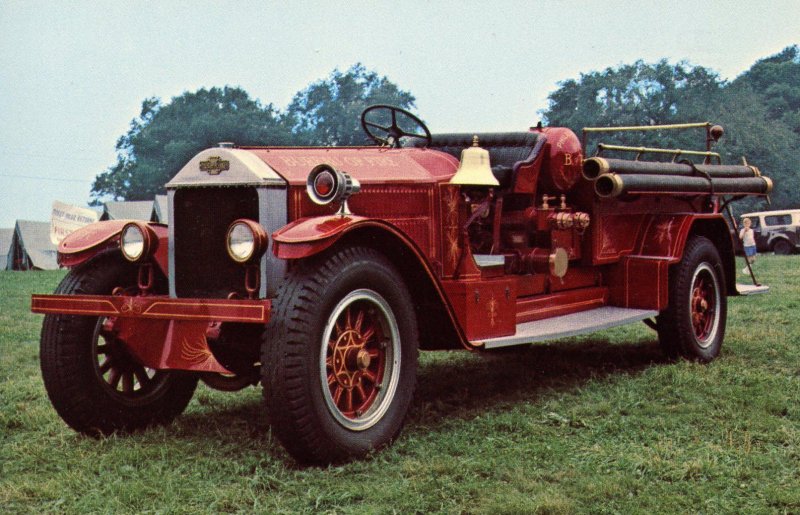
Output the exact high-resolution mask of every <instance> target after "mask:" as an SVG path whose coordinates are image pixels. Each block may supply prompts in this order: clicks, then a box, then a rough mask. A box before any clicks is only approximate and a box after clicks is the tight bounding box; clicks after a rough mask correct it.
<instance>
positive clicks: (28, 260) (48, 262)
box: [6, 220, 58, 270]
mask: <svg viewBox="0 0 800 515" xmlns="http://www.w3.org/2000/svg"><path fill="white" fill-rule="evenodd" d="M56 258H57V250H56V246H55V245H53V243H52V242H51V241H50V222H31V221H29V220H17V224H16V226H15V227H14V234H13V236H12V239H11V248H10V249H9V250H8V258H7V259H8V262H7V263H6V268H8V269H9V270H56V269H57V268H58V262H57V261H56Z"/></svg>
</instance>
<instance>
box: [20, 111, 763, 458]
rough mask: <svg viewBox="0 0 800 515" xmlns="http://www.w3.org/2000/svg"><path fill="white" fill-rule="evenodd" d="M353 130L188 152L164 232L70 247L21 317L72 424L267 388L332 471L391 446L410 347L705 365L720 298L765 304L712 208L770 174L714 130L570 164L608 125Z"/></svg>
mask: <svg viewBox="0 0 800 515" xmlns="http://www.w3.org/2000/svg"><path fill="white" fill-rule="evenodd" d="M361 121H362V127H363V129H364V131H365V132H366V134H367V135H368V136H369V137H370V138H371V139H372V140H373V142H374V143H375V144H374V145H371V146H361V147H332V148H299V147H293V148H287V147H237V146H236V145H234V144H232V143H221V144H220V145H219V146H218V147H215V148H209V149H207V150H203V151H202V152H200V153H199V154H198V155H196V156H195V157H194V158H192V159H191V160H190V161H189V162H188V163H187V164H186V165H185V166H184V167H183V168H182V169H181V170H180V171H179V172H178V173H177V175H175V176H174V178H173V179H172V180H171V181H170V182H169V183H168V184H167V186H166V187H167V191H168V200H169V220H170V223H169V226H166V225H160V224H157V223H146V222H140V221H125V220H121V221H116V220H115V221H107V222H100V223H97V224H94V225H91V226H87V227H85V228H83V229H81V230H80V231H78V232H75V233H73V234H72V235H70V236H69V237H67V238H66V239H65V240H63V242H62V243H61V244H60V245H59V249H58V250H59V261H60V263H61V265H62V266H64V267H67V268H69V269H70V270H69V272H68V274H67V275H66V277H65V278H64V280H63V281H62V283H61V284H60V285H59V287H58V289H57V291H56V292H55V294H53V295H34V296H33V298H32V310H33V311H34V312H36V313H43V314H45V315H46V316H45V318H44V323H43V328H42V336H41V360H42V363H41V367H42V373H43V376H44V383H45V387H46V389H47V392H48V395H49V397H50V399H51V401H52V403H53V406H54V407H55V409H56V411H57V412H58V413H59V415H60V416H61V417H62V418H63V419H64V420H65V421H66V423H67V424H69V425H70V426H71V427H72V428H74V429H75V430H77V431H80V432H83V433H87V434H107V433H112V432H115V431H130V430H135V429H137V428H141V427H145V426H148V425H151V424H155V423H166V422H169V421H171V420H172V419H173V418H175V417H176V416H178V415H179V414H180V413H181V412H182V411H183V410H184V408H185V407H186V405H187V404H188V403H189V401H190V399H191V397H192V395H193V392H194V390H195V387H196V385H197V382H198V380H202V381H204V382H205V383H206V384H207V385H208V386H210V387H212V388H217V389H220V390H228V391H233V390H239V389H242V388H244V387H247V386H249V385H256V384H258V383H259V382H260V383H261V384H262V386H263V391H264V397H265V399H266V409H267V410H268V412H269V418H270V422H271V425H272V430H273V431H274V434H275V435H276V436H277V437H278V438H279V439H280V441H281V442H282V443H283V444H284V445H285V447H286V448H287V449H288V451H289V452H290V454H291V455H292V456H293V457H294V458H295V459H297V460H298V461H299V462H301V463H308V464H320V463H333V462H341V461H345V460H348V459H353V458H358V457H362V456H364V455H365V454H367V453H369V452H370V451H372V450H374V449H378V448H380V447H382V446H385V445H387V444H389V443H390V442H391V441H392V440H393V439H394V438H396V437H397V436H398V434H399V432H400V430H401V427H402V425H403V421H404V418H405V416H406V412H407V410H408V408H409V404H410V403H411V399H412V396H413V394H414V389H415V384H416V374H417V356H418V350H420V349H421V350H436V349H454V348H459V349H466V350H468V351H472V352H492V351H493V350H495V349H499V348H504V347H508V346H514V345H526V344H531V343H534V342H539V341H542V340H548V339H553V338H558V337H562V336H567V335H576V334H580V333H586V332H590V331H596V330H599V329H604V328H609V327H612V326H616V325H620V324H627V323H632V322H639V321H644V322H645V323H647V324H648V325H649V326H651V327H652V328H653V329H655V330H656V331H657V334H658V339H659V342H660V343H661V346H662V347H663V349H664V351H665V352H666V353H667V354H668V355H670V356H675V357H679V356H680V357H683V358H687V359H691V360H697V361H701V362H707V361H710V360H712V359H714V358H716V357H717V355H718V354H719V352H720V348H721V346H722V342H723V338H724V334H725V319H726V298H727V296H728V295H736V294H738V293H753V292H756V291H763V290H765V289H766V288H765V287H759V286H755V285H751V286H749V287H747V288H745V287H743V286H742V285H737V284H736V282H735V265H734V246H733V242H732V239H731V230H730V228H729V225H728V222H727V221H726V218H724V217H723V215H722V211H723V209H724V208H726V207H727V204H728V202H730V201H731V200H735V199H737V198H741V197H743V196H747V195H762V196H765V195H767V194H769V192H770V190H771V188H772V183H771V181H770V180H769V179H768V178H767V177H764V176H762V175H761V173H760V171H759V170H758V168H756V167H754V166H750V165H722V164H721V163H720V159H719V155H718V154H717V153H715V152H712V151H711V147H712V145H713V143H714V142H715V141H716V140H717V139H718V138H719V137H720V136H721V135H722V128H721V127H719V126H712V125H711V124H707V123H703V124H686V125H681V126H659V127H621V128H619V127H618V128H616V129H614V130H617V131H620V130H623V131H624V130H652V129H659V130H667V129H695V130H698V131H702V132H704V138H705V150H698V151H680V150H666V149H659V148H638V147H637V148H632V147H624V146H618V145H604V144H602V143H600V144H599V145H597V150H596V151H593V156H592V157H589V158H585V156H584V153H585V149H584V147H585V138H586V137H587V136H592V137H593V138H596V137H597V135H598V134H603V133H604V132H603V131H607V130H609V129H603V128H589V129H585V130H584V133H583V138H584V141H582V139H581V138H579V137H578V136H577V135H576V134H574V133H573V132H572V131H570V130H569V129H566V128H559V127H542V126H538V127H534V128H531V129H530V130H526V131H521V132H511V133H465V134H434V135H432V134H431V133H430V132H429V130H428V129H427V127H426V126H425V124H424V123H422V121H420V120H419V119H418V118H417V117H416V116H414V115H413V114H411V113H409V112H407V111H404V110H402V109H399V108H396V107H392V106H383V105H380V106H372V107H370V108H368V109H366V110H365V111H364V113H363V114H362V117H361ZM645 155H647V156H651V159H652V160H643V159H642V156H645ZM615 156H616V157H615ZM664 156H666V158H667V159H666V160H665V159H661V160H659V159H658V158H659V157H661V158H663V157H664ZM753 282H754V283H755V281H753Z"/></svg>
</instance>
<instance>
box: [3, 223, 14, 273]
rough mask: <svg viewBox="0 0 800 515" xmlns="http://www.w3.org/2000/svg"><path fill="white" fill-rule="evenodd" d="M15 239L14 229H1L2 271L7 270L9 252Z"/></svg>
mask: <svg viewBox="0 0 800 515" xmlns="http://www.w3.org/2000/svg"><path fill="white" fill-rule="evenodd" d="M13 239H14V229H0V270H5V269H6V267H7V265H8V251H9V250H11V240H13Z"/></svg>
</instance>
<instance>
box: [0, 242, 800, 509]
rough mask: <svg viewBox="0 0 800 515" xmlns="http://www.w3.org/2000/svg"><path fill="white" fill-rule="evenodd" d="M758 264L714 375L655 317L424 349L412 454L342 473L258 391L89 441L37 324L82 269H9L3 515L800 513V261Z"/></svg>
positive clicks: (401, 445) (1, 291) (0, 306)
mask: <svg viewBox="0 0 800 515" xmlns="http://www.w3.org/2000/svg"><path fill="white" fill-rule="evenodd" d="M741 266H742V263H741V260H740V262H739V266H738V268H741ZM756 270H757V272H759V275H760V278H761V280H762V281H763V282H765V283H767V284H770V285H771V287H772V292H771V293H770V294H769V295H766V296H757V297H750V298H745V297H732V298H730V299H729V319H728V331H727V336H726V341H725V345H724V347H723V353H722V356H721V357H720V358H719V359H718V360H717V361H715V362H713V363H711V364H709V365H705V366H703V365H697V364H693V363H687V362H677V363H670V362H667V361H665V360H664V359H663V358H662V357H661V354H660V352H659V349H658V345H657V343H656V340H655V333H653V332H652V331H651V330H650V329H648V328H647V327H645V326H644V325H643V324H637V325H633V326H627V327H623V328H618V329H615V330H609V331H605V332H603V333H598V334H595V335H589V336H586V337H581V338H572V339H568V340H564V341H559V342H556V343H551V344H547V345H539V346H534V347H529V348H523V349H519V350H513V351H508V352H503V353H500V354H496V355H491V356H481V355H472V354H468V353H466V352H460V353H459V352H454V353H424V354H423V355H422V358H421V369H420V378H419V390H418V394H417V396H416V400H415V402H414V404H413V405H412V408H411V412H410V415H409V419H408V422H407V424H406V427H405V429H404V432H403V433H402V435H401V437H400V439H399V441H397V442H396V443H395V445H394V446H393V447H391V448H390V449H388V450H385V451H383V452H381V453H378V454H376V455H375V456H373V457H372V458H370V459H367V460H364V461H360V462H355V463H351V464H348V465H344V466H340V467H333V468H325V469H320V468H308V469H301V468H298V467H297V466H296V465H295V464H294V463H293V462H292V460H291V459H290V458H289V457H288V455H287V454H286V452H285V451H284V450H283V449H282V448H281V446H280V444H279V443H278V442H276V441H275V440H274V439H273V438H272V436H271V434H270V431H269V427H268V425H267V422H266V415H265V413H264V411H263V409H262V404H261V395H260V391H259V390H257V389H255V388H251V389H248V390H246V391H243V392H239V393H236V394H225V393H220V392H215V391H211V390H209V389H207V388H205V387H204V386H201V387H199V389H198V392H197V394H196V395H195V398H194V400H193V401H192V403H191V404H190V405H189V408H188V409H187V411H186V413H185V414H184V415H183V416H181V417H179V418H178V419H177V421H176V422H175V423H173V424H171V425H170V426H168V427H164V428H156V429H151V430H148V431H145V432H140V433H137V434H134V435H130V436H114V437H110V438H105V439H93V438H87V437H83V436H80V435H78V434H76V433H74V432H73V431H71V430H70V429H69V428H67V427H66V425H65V424H64V423H63V422H62V421H61V420H60V419H59V418H58V416H57V415H56V413H55V411H54V410H53V409H52V408H51V406H50V404H49V401H48V399H47V396H46V394H45V392H44V388H43V386H42V381H41V378H40V373H39V366H38V337H39V326H40V324H41V317H40V316H38V315H32V314H30V313H29V312H28V308H29V305H30V301H29V295H30V294H31V293H33V292H48V291H52V290H53V288H54V287H55V286H56V284H57V283H58V281H59V280H60V278H61V277H62V276H63V272H38V273H30V272H29V273H19V272H0V511H3V512H12V513H14V512H34V513H40V512H68V513H78V512H81V513H82V512H104V513H108V512H159V513H162V512H166V513H195V512H209V513H218V512H248V513H250V512H262V513H279V512H285V513H297V512H311V513H376V512H377V513H392V512H399V513H414V512H419V513H428V512H444V513H463V512H467V513H576V512H577V513H605V512H609V513H652V512H679V513H681V512H682V513H718V512H723V513H798V512H800V348H798V345H799V344H800V325H798V324H797V322H796V321H797V316H798V312H800V256H789V257H773V256H761V257H760V258H759V261H758V263H757V265H756Z"/></svg>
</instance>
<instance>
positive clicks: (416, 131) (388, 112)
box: [361, 104, 431, 148]
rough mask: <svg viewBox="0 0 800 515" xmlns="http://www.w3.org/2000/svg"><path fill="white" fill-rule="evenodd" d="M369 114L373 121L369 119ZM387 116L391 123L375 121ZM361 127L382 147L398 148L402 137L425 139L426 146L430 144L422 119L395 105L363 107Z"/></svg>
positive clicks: (428, 133) (429, 134) (429, 137)
mask: <svg viewBox="0 0 800 515" xmlns="http://www.w3.org/2000/svg"><path fill="white" fill-rule="evenodd" d="M370 114H372V116H371V118H372V120H375V121H370V120H369V118H370V117H369V116H368V115H370ZM388 116H391V120H392V123H391V125H389V126H386V125H382V124H381V123H377V122H378V120H386V118H387V117H388ZM403 127H405V128H403ZM361 128H362V129H364V132H366V133H367V136H369V137H370V138H371V139H372V140H373V141H375V142H377V143H378V144H379V145H381V146H384V147H394V148H399V147H400V138H402V137H407V138H417V139H421V140H425V146H426V147H428V146H430V144H431V131H429V130H428V128H427V127H426V126H425V124H424V123H423V121H422V120H420V119H419V118H417V117H416V116H414V115H413V114H411V113H409V112H408V111H406V110H405V109H400V108H399V107H395V106H390V105H384V104H377V105H373V106H369V107H368V108H366V109H364V111H363V112H362V113H361ZM407 129H408V130H407ZM409 131H410V132H409ZM420 132H422V134H420Z"/></svg>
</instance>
